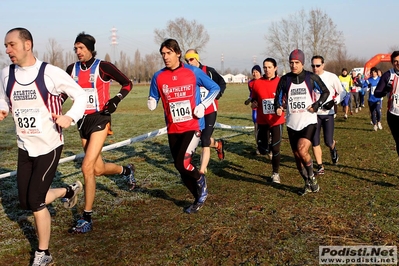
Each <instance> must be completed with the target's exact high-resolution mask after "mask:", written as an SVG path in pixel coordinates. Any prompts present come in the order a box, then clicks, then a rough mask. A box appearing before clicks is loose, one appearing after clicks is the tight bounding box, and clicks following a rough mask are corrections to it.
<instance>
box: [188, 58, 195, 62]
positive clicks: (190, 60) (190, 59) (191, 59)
mask: <svg viewBox="0 0 399 266" xmlns="http://www.w3.org/2000/svg"><path fill="white" fill-rule="evenodd" d="M194 59H195V58H189V59H186V62H187V63H188V62H192V61H193V60H194Z"/></svg>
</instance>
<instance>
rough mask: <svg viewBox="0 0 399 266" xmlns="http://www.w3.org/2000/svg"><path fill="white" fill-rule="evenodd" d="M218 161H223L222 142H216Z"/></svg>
mask: <svg viewBox="0 0 399 266" xmlns="http://www.w3.org/2000/svg"><path fill="white" fill-rule="evenodd" d="M216 152H217V153H218V157H219V160H224V140H222V139H220V140H218V147H217V148H216Z"/></svg>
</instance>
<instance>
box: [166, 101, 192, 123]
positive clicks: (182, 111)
mask: <svg viewBox="0 0 399 266" xmlns="http://www.w3.org/2000/svg"><path fill="white" fill-rule="evenodd" d="M169 108H170V115H171V116H172V120H173V123H180V122H186V121H189V120H191V119H193V116H192V113H191V104H190V101H189V100H186V101H180V102H173V103H169Z"/></svg>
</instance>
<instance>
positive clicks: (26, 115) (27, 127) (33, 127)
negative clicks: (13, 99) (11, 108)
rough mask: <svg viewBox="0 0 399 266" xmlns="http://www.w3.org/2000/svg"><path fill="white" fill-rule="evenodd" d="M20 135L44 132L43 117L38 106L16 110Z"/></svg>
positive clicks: (17, 127) (15, 114) (15, 117)
mask: <svg viewBox="0 0 399 266" xmlns="http://www.w3.org/2000/svg"><path fill="white" fill-rule="evenodd" d="M14 119H15V121H16V129H17V133H18V135H34V134H41V133H42V119H41V116H40V110H39V109H38V108H32V109H31V108H27V109H17V110H16V111H15V112H14Z"/></svg>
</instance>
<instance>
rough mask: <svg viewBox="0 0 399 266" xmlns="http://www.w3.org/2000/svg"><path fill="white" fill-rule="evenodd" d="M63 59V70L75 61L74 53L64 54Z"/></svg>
mask: <svg viewBox="0 0 399 266" xmlns="http://www.w3.org/2000/svg"><path fill="white" fill-rule="evenodd" d="M64 58H65V63H66V66H65V69H66V67H67V66H68V65H70V64H72V63H74V62H75V61H76V60H77V58H76V55H75V53H74V52H72V51H68V52H66V53H65V57H64Z"/></svg>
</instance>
